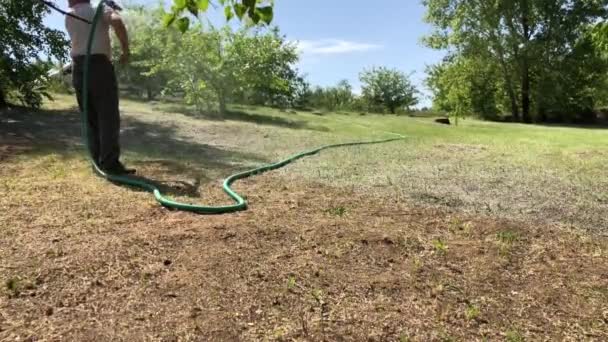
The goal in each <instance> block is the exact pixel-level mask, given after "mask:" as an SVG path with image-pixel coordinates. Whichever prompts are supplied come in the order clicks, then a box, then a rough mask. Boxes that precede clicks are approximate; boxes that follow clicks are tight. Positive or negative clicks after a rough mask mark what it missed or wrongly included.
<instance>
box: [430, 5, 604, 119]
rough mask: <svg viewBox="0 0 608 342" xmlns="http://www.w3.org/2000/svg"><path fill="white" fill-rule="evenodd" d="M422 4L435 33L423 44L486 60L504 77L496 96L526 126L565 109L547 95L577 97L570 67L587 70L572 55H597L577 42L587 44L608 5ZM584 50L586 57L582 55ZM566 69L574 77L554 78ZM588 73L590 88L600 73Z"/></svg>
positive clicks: (563, 75)
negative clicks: (504, 98) (504, 100)
mask: <svg viewBox="0 0 608 342" xmlns="http://www.w3.org/2000/svg"><path fill="white" fill-rule="evenodd" d="M423 3H424V4H425V5H426V6H427V15H426V20H427V22H429V23H431V24H432V25H433V26H435V28H436V30H435V32H434V34H432V35H431V36H429V37H427V39H426V43H427V45H428V46H430V47H433V48H437V49H446V48H447V49H449V51H450V55H452V56H453V57H457V58H459V59H463V58H466V59H473V60H478V61H479V60H485V61H486V63H487V64H488V65H491V66H492V67H493V68H494V69H495V72H497V73H498V74H500V75H501V78H502V80H501V81H500V82H498V81H497V82H496V84H498V85H500V88H499V89H497V92H498V93H499V94H496V97H497V98H499V97H502V95H506V96H507V97H508V100H509V104H510V108H511V115H512V117H513V118H515V119H516V120H519V119H521V120H522V121H524V122H531V121H533V119H536V120H541V121H542V120H547V119H548V118H549V116H550V115H551V113H556V112H557V111H565V110H566V108H558V107H557V106H556V105H558V103H556V102H554V101H552V100H551V99H550V98H549V97H550V96H546V95H547V92H546V91H551V92H552V93H551V94H555V92H557V93H559V95H558V98H561V99H563V98H571V97H573V96H577V94H576V90H575V89H572V88H569V87H567V84H566V83H567V82H568V81H567V80H568V79H570V78H571V77H577V76H581V75H582V74H581V73H580V72H579V71H580V70H573V68H571V67H572V65H571V64H568V63H575V66H582V67H583V69H585V70H586V71H587V69H586V68H587V67H586V65H584V64H585V63H581V62H580V61H576V60H573V59H572V56H574V55H577V56H578V57H579V58H580V57H582V58H585V59H587V58H591V59H593V58H595V57H594V55H595V52H594V51H592V50H589V49H582V46H583V45H584V44H582V45H581V42H582V41H584V40H585V39H586V38H585V36H586V33H585V32H586V31H588V30H587V27H588V26H589V25H591V24H592V23H594V22H597V21H598V20H602V19H605V18H606V15H607V12H606V6H607V5H608V1H606V0H577V1H575V0H558V1H545V0H515V1H512V0H493V1H485V0H466V1H465V0H425V1H423ZM577 49H578V50H577ZM582 51H585V54H581V53H582ZM564 69H568V71H570V72H572V74H569V75H565V74H564V73H562V74H561V75H558V74H559V73H560V72H562V71H563V70H564ZM473 72H475V70H473ZM591 72H592V74H593V75H594V76H593V77H591V80H590V81H589V83H587V84H586V85H585V87H587V86H588V85H590V84H593V83H594V82H595V81H594V80H593V79H594V78H595V75H597V74H601V73H603V72H604V70H602V69H597V70H595V71H593V70H591ZM556 81H557V82H558V83H555V82H556ZM583 83H584V82H583ZM579 85H580V83H579ZM572 92H574V93H572ZM579 95H580V93H579ZM575 102H578V103H579V104H583V103H584V102H586V101H582V102H581V101H575ZM587 105H588V103H586V104H585V106H587ZM569 109H572V108H569ZM579 110H581V111H585V110H588V108H579Z"/></svg>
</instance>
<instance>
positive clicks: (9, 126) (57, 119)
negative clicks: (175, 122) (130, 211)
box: [0, 108, 265, 196]
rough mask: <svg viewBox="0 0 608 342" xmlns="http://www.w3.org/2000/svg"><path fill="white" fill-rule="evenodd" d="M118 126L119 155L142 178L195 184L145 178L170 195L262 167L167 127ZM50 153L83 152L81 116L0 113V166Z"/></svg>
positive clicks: (126, 121)
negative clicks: (121, 152) (248, 167)
mask: <svg viewBox="0 0 608 342" xmlns="http://www.w3.org/2000/svg"><path fill="white" fill-rule="evenodd" d="M122 127H123V131H122V133H121V144H122V147H123V150H124V151H125V152H129V153H130V154H133V155H135V157H134V158H130V159H131V160H130V162H131V163H133V164H134V165H135V166H136V167H137V168H138V169H143V174H146V173H147V172H146V171H149V170H150V171H153V173H154V174H155V175H157V174H160V175H166V176H167V178H170V177H168V176H170V175H179V176H180V177H181V176H188V177H189V178H192V179H194V181H193V182H192V183H185V182H181V183H180V182H179V181H160V180H153V179H148V181H150V182H152V183H155V184H157V185H159V187H160V188H161V189H163V190H164V191H165V192H167V193H169V194H179V195H187V196H196V195H197V191H198V190H196V189H197V188H198V186H199V185H200V184H201V183H206V182H208V181H211V180H212V177H209V176H208V175H209V174H230V173H232V172H235V171H237V170H241V169H242V168H243V165H244V164H247V165H248V164H260V163H264V162H265V160H264V159H263V158H261V157H260V156H257V155H253V154H247V153H240V152H235V151H229V150H224V149H221V148H218V147H215V146H211V145H207V144H201V143H197V142H192V141H186V140H183V139H180V138H178V137H177V134H176V130H177V128H176V127H174V126H171V125H169V126H167V125H162V126H161V125H159V124H154V123H148V122H142V121H139V120H137V119H134V118H131V117H126V118H124V117H123V122H122ZM51 153H53V154H58V155H60V156H63V157H70V156H74V155H79V154H80V155H81V154H82V153H83V143H82V139H81V122H80V114H79V113H78V112H77V109H76V108H73V109H71V110H68V111H64V110H32V109H24V108H13V109H10V110H4V111H0V162H5V161H6V160H10V158H12V157H14V156H16V155H23V154H30V155H45V154H51ZM201 169H204V170H201ZM171 178H172V177H171ZM176 183H177V184H176Z"/></svg>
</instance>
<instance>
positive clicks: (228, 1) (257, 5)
mask: <svg viewBox="0 0 608 342" xmlns="http://www.w3.org/2000/svg"><path fill="white" fill-rule="evenodd" d="M273 3H274V0H218V3H217V4H215V3H214V2H213V1H211V0H173V6H172V7H171V11H170V12H169V13H166V14H165V15H164V17H163V24H164V25H165V26H166V27H168V26H171V25H175V26H176V27H177V28H178V29H179V30H180V31H181V32H186V31H187V30H188V29H189V28H190V17H189V15H193V16H195V17H198V16H199V14H203V13H206V12H207V10H208V9H209V6H212V7H214V8H219V7H221V8H223V11H224V15H225V16H226V20H227V21H230V20H232V19H233V18H234V17H237V18H238V19H239V20H241V21H251V22H253V24H255V25H261V24H266V25H270V23H272V20H273V18H274V10H273Z"/></svg>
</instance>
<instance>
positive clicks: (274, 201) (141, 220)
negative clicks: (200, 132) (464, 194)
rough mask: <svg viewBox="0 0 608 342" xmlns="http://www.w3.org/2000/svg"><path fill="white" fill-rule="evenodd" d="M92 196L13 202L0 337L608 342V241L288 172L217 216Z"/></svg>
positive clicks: (128, 195)
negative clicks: (242, 208)
mask: <svg viewBox="0 0 608 342" xmlns="http://www.w3.org/2000/svg"><path fill="white" fill-rule="evenodd" d="M79 177H80V176H79ZM82 177H87V176H82ZM88 183H96V182H91V181H90V180H89V181H87V184H88ZM46 186H48V187H49V188H44V185H42V184H40V185H38V190H40V191H51V190H52V191H53V192H59V193H61V194H65V195H67V194H70V193H75V191H77V190H78V189H79V188H78V184H75V182H74V180H71V181H69V182H67V181H66V182H56V183H52V184H47V185H46ZM92 186H93V185H92ZM94 186H95V187H93V188H88V187H86V188H84V189H80V190H79V191H80V194H79V199H78V200H77V201H74V197H72V196H55V197H52V203H47V204H46V205H45V204H44V200H43V199H39V200H35V199H37V198H38V197H37V196H34V195H32V196H31V197H28V196H27V195H26V194H25V195H23V196H24V197H23V198H22V201H21V203H18V204H16V203H11V202H10V200H9V199H8V198H7V197H4V196H3V198H2V199H0V208H1V209H2V211H0V212H1V214H0V227H2V228H1V229H2V230H3V233H2V235H1V237H0V260H2V263H1V265H0V279H2V289H1V290H0V340H15V339H16V340H23V339H27V338H29V339H30V340H96V341H110V340H113V341H116V340H124V341H137V340H156V341H178V340H179V341H187V340H190V341H232V340H234V341H236V340H251V341H255V340H279V341H280V340H284V341H287V340H296V341H321V340H325V341H362V340H369V341H433V340H436V341H448V340H454V341H457V340H463V341H464V340H467V341H469V340H482V339H483V338H487V339H489V340H509V341H518V340H519V338H521V339H524V338H525V339H530V340H541V339H544V340H577V341H578V340H598V341H599V340H606V339H608V285H607V284H608V239H606V238H604V237H597V236H592V235H589V234H586V233H581V232H570V231H564V230H560V229H558V228H555V227H550V226H540V225H539V226H535V225H530V224H528V223H525V222H509V221H504V220H503V221H496V220H494V219H489V218H484V217H466V216H458V215H455V214H449V213H446V212H445V211H441V210H438V209H425V208H413V207H411V206H408V205H407V204H406V203H403V202H400V203H395V202H392V201H388V200H386V199H381V198H370V197H367V196H366V195H364V194H361V193H360V192H357V191H351V190H346V189H344V188H331V187H327V186H321V185H315V184H310V183H297V182H295V183H294V182H287V181H285V180H283V179H282V178H279V177H276V176H272V175H264V176H261V177H258V178H255V179H252V180H247V181H244V182H241V183H239V184H238V186H237V188H238V189H239V190H240V191H242V192H244V193H246V194H248V195H249V200H250V202H251V209H250V210H249V211H247V212H243V213H239V214H235V215H225V216H210V217H209V216H197V215H192V214H188V213H181V212H171V211H168V210H165V209H163V208H160V207H158V206H157V205H156V204H155V203H153V200H152V198H151V197H150V195H149V194H145V193H136V192H133V191H130V190H128V189H115V188H114V187H112V186H111V185H109V184H106V183H104V182H102V181H99V185H94ZM97 186H99V188H97ZM13 194H15V192H13ZM106 196H107V197H106ZM202 196H203V197H204V198H205V201H209V202H214V201H216V200H218V201H219V200H220V196H221V195H220V194H219V193H215V192H213V193H211V194H206V193H205V194H203V195H202ZM61 208H64V210H65V211H62V210H61Z"/></svg>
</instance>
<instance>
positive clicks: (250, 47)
mask: <svg viewBox="0 0 608 342" xmlns="http://www.w3.org/2000/svg"><path fill="white" fill-rule="evenodd" d="M144 16H146V17H149V15H144ZM158 16H162V14H161V13H159V14H158ZM153 22H154V19H152V20H151V21H149V22H148V23H147V24H146V25H144V26H143V29H136V32H135V33H134V35H135V38H136V41H137V37H139V36H141V37H142V39H141V41H140V43H137V42H136V44H135V45H136V46H139V47H140V48H141V49H139V50H136V53H135V55H136V56H135V60H136V61H138V62H136V63H134V64H135V67H136V68H135V69H133V70H132V71H133V74H135V75H136V76H137V75H139V76H138V77H134V78H133V79H134V80H137V81H139V84H142V85H143V84H146V85H151V86H153V87H156V86H157V85H159V86H160V84H164V86H163V92H164V93H166V94H179V95H183V96H184V99H185V100H186V102H187V103H188V104H192V105H195V106H196V107H197V108H198V110H199V111H209V110H212V111H218V112H220V113H224V112H225V111H226V107H227V104H228V103H229V102H237V103H245V104H255V105H270V106H280V107H287V106H293V105H295V104H297V103H298V102H301V101H302V100H303V99H302V98H300V96H304V95H305V93H306V92H307V84H306V83H305V81H304V80H303V78H302V77H300V76H299V75H298V71H297V70H296V69H295V68H294V65H295V63H296V62H297V61H298V54H297V52H296V47H295V45H294V44H292V43H288V42H287V41H286V39H285V38H284V37H283V36H281V35H280V34H279V31H278V29H272V30H265V29H255V30H251V29H242V30H239V31H236V32H234V31H232V30H231V29H230V28H228V27H226V28H224V29H220V30H216V29H208V30H204V28H203V27H202V26H201V25H199V24H197V25H195V26H193V27H191V28H190V29H189V30H187V31H184V32H183V33H180V32H178V30H176V29H171V28H168V29H166V28H163V27H160V26H155V25H153V24H150V23H153ZM137 67H141V69H138V68H137ZM142 77H143V79H142Z"/></svg>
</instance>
